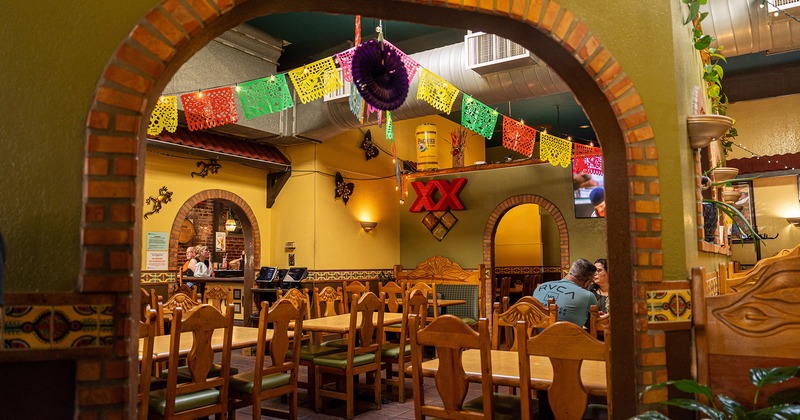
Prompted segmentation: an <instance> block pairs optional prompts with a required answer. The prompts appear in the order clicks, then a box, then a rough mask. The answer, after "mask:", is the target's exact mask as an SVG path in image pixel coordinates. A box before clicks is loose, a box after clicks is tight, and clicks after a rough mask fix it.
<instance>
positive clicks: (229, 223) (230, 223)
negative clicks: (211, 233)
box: [225, 219, 237, 232]
mask: <svg viewBox="0 0 800 420" xmlns="http://www.w3.org/2000/svg"><path fill="white" fill-rule="evenodd" d="M236 227H237V226H236V220H233V219H228V220H226V221H225V230H227V231H228V232H233V231H235V230H236Z"/></svg>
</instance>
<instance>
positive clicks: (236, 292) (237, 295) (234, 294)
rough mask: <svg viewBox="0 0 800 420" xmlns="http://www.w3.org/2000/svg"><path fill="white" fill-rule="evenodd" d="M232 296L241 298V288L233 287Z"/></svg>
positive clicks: (237, 298)
mask: <svg viewBox="0 0 800 420" xmlns="http://www.w3.org/2000/svg"><path fill="white" fill-rule="evenodd" d="M233 298H234V299H236V300H239V299H241V298H242V289H233Z"/></svg>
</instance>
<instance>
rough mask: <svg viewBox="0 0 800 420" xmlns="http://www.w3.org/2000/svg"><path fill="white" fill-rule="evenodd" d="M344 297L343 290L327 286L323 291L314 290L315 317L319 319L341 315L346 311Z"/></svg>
mask: <svg viewBox="0 0 800 420" xmlns="http://www.w3.org/2000/svg"><path fill="white" fill-rule="evenodd" d="M344 308H345V306H344V295H343V293H342V288H341V287H337V288H335V289H334V288H333V286H325V287H323V288H322V290H319V289H317V288H316V287H315V288H314V316H316V317H317V318H319V317H323V316H333V315H341V314H343V313H344V311H345V309H344Z"/></svg>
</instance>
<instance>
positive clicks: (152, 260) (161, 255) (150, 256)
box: [145, 251, 169, 270]
mask: <svg viewBox="0 0 800 420" xmlns="http://www.w3.org/2000/svg"><path fill="white" fill-rule="evenodd" d="M146 254H147V255H146V256H145V258H146V259H147V261H146V263H145V270H168V269H169V255H168V254H169V253H168V252H167V251H147V253H146Z"/></svg>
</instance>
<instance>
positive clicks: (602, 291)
mask: <svg viewBox="0 0 800 420" xmlns="http://www.w3.org/2000/svg"><path fill="white" fill-rule="evenodd" d="M594 266H595V267H597V272H595V273H594V279H592V280H593V281H592V284H591V285H590V286H589V291H590V292H592V294H593V295H594V297H595V298H597V310H598V311H599V312H600V315H603V314H607V313H608V261H606V259H605V258H600V259H598V260H597V261H595V262H594Z"/></svg>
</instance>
